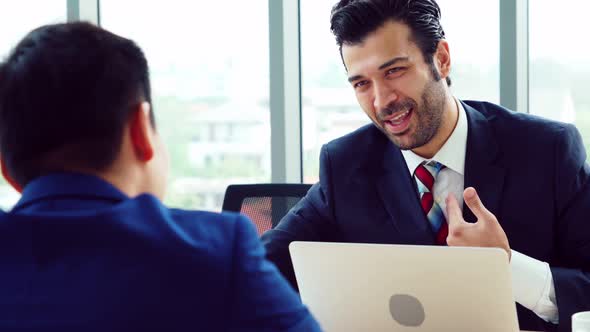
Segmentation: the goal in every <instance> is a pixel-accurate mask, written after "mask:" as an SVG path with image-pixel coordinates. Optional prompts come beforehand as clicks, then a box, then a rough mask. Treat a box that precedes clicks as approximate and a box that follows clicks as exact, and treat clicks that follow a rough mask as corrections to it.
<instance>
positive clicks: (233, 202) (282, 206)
mask: <svg viewBox="0 0 590 332" xmlns="http://www.w3.org/2000/svg"><path fill="white" fill-rule="evenodd" d="M309 188H311V185H310V184H301V183H280V184H279V183H268V184H233V185H230V186H228V187H227V190H226V191H225V196H224V198H223V207H222V210H223V211H232V212H239V213H242V214H244V215H246V216H247V217H248V218H250V220H252V222H253V223H254V225H255V226H256V230H257V231H258V235H262V233H264V232H266V231H268V230H269V229H271V228H273V227H275V226H276V225H277V224H278V223H279V221H280V220H281V218H283V217H284V216H285V215H286V214H287V212H289V210H290V209H291V208H292V207H293V206H294V205H295V204H297V202H299V200H300V199H301V198H302V197H303V196H305V194H306V193H307V191H308V190H309Z"/></svg>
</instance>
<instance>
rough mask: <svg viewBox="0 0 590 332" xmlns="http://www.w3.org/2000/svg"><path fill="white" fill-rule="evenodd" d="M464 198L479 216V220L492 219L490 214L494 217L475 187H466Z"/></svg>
mask: <svg viewBox="0 0 590 332" xmlns="http://www.w3.org/2000/svg"><path fill="white" fill-rule="evenodd" d="M463 199H464V201H465V204H467V206H468V207H469V209H470V210H471V212H473V214H474V215H475V217H477V220H482V219H483V220H488V219H490V216H492V217H493V215H492V213H491V212H490V211H488V209H486V207H485V206H484V205H483V203H482V202H481V199H479V195H478V194H477V191H475V189H474V188H473V187H469V188H467V189H465V191H464V192H463Z"/></svg>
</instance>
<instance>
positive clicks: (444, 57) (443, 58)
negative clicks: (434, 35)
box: [434, 39, 451, 79]
mask: <svg viewBox="0 0 590 332" xmlns="http://www.w3.org/2000/svg"><path fill="white" fill-rule="evenodd" d="M434 62H435V63H436V66H437V67H438V72H439V73H440V76H441V78H443V79H444V78H447V76H449V74H450V72H451V52H450V51H449V43H448V42H447V41H446V40H444V39H442V40H440V41H439V42H438V46H437V48H436V53H434Z"/></svg>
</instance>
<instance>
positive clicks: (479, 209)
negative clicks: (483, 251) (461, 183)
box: [446, 187, 511, 259]
mask: <svg viewBox="0 0 590 332" xmlns="http://www.w3.org/2000/svg"><path fill="white" fill-rule="evenodd" d="M463 199H464V201H465V204H467V206H468V207H469V209H470V210H471V211H472V212H473V214H474V215H475V217H476V218H477V222H475V223H468V222H466V221H465V220H464V219H463V214H462V212H461V208H460V207H459V203H458V202H457V199H456V198H455V196H454V195H453V194H449V195H448V196H447V198H446V205H447V222H448V224H449V235H448V236H447V244H448V245H449V246H464V247H496V248H502V249H504V250H506V252H507V253H508V259H510V257H511V251H510V245H509V243H508V238H507V237H506V233H505V232H504V230H503V229H502V226H500V223H498V219H496V216H494V215H493V214H492V213H491V212H490V211H488V209H486V207H485V206H484V205H483V203H482V202H481V200H480V199H479V196H478V195H477V192H476V191H475V189H474V188H473V187H469V188H467V189H465V191H464V192H463Z"/></svg>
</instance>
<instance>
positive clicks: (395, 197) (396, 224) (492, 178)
mask: <svg viewBox="0 0 590 332" xmlns="http://www.w3.org/2000/svg"><path fill="white" fill-rule="evenodd" d="M463 106H464V107H465V110H466V113H467V119H468V124H469V129H468V135H467V137H468V138H467V154H466V160H465V187H468V186H473V187H475V188H476V189H477V191H478V193H479V195H480V197H481V199H482V201H483V204H484V205H485V206H486V207H487V208H488V209H489V210H490V211H491V212H492V213H494V215H496V217H497V218H498V220H499V222H500V223H501V225H502V227H503V228H504V231H505V232H506V234H507V236H508V239H509V241H510V246H511V247H512V248H513V249H515V250H517V251H519V252H522V253H524V254H526V255H528V256H531V257H534V258H536V259H539V260H542V261H546V262H548V263H549V264H550V266H551V271H552V274H553V280H554V283H555V291H556V297H557V304H558V308H559V320H560V326H559V329H560V330H561V331H570V328H571V327H570V326H571V325H570V321H571V318H570V317H571V315H572V313H574V312H577V311H583V310H590V182H589V178H590V168H589V166H588V164H586V163H585V160H586V154H585V151H584V147H583V145H582V142H581V138H580V136H579V133H578V131H577V130H576V129H575V127H573V126H571V125H567V124H563V123H557V122H552V121H549V120H545V119H541V118H539V117H534V116H531V115H527V114H522V113H515V112H511V111H508V110H506V109H504V108H501V107H499V106H497V105H493V104H490V103H482V102H472V101H466V102H464V103H463ZM463 215H464V218H465V219H466V220H467V221H470V222H474V221H475V220H476V219H475V217H474V216H473V214H472V213H471V211H470V210H469V209H468V208H465V209H464V211H463ZM262 239H263V243H264V244H265V246H266V249H267V252H268V257H269V258H270V259H271V260H272V261H274V262H275V264H277V265H278V266H279V268H280V270H281V271H282V272H283V274H284V275H285V276H286V277H287V278H288V279H290V281H291V282H292V283H293V284H294V283H295V279H294V275H293V271H292V266H291V262H290V258H289V255H288V247H287V246H288V244H289V243H290V242H291V241H294V240H308V241H341V242H366V243H397V244H423V245H432V244H434V234H433V233H432V231H431V230H430V227H429V226H428V222H427V219H426V217H425V215H424V213H423V212H422V209H421V207H420V203H419V200H418V195H417V193H416V190H415V185H414V181H413V179H412V178H411V176H410V174H409V172H408V169H407V166H406V163H405V160H404V158H403V156H402V154H401V152H400V150H399V149H398V148H397V147H396V146H395V145H394V144H393V143H392V142H391V141H390V140H389V139H387V137H386V136H385V135H384V134H383V133H381V132H380V131H379V130H378V129H377V128H376V127H374V126H373V125H368V126H365V127H363V128H360V129H359V130H357V131H355V132H353V133H351V134H349V135H347V136H344V137H342V138H339V139H337V140H334V141H332V142H330V143H328V144H326V145H325V146H324V147H323V148H322V152H321V157H320V182H319V183H318V184H316V185H314V186H313V187H312V188H311V189H310V191H309V192H308V194H307V196H306V197H305V198H304V199H303V200H302V201H301V202H300V203H299V204H298V205H296V206H295V207H294V208H293V209H292V210H291V211H290V213H289V214H288V215H287V216H286V217H285V218H284V219H283V220H282V221H281V222H280V223H279V225H278V226H277V227H276V228H275V229H274V230H272V231H269V232H267V233H266V234H265V235H264V236H263V238H262ZM400 268H403V267H400ZM518 314H519V322H520V326H521V328H522V329H528V330H538V329H554V328H555V326H550V325H548V324H545V323H544V322H543V321H542V320H541V319H540V318H538V317H537V316H536V315H535V314H534V313H532V312H531V311H529V310H526V309H524V308H522V307H520V306H519V308H518Z"/></svg>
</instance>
